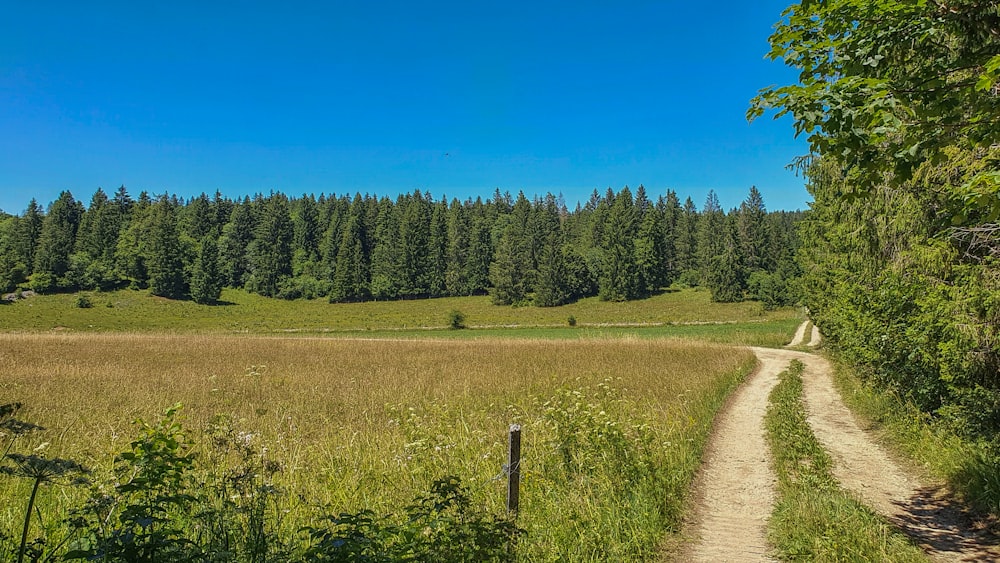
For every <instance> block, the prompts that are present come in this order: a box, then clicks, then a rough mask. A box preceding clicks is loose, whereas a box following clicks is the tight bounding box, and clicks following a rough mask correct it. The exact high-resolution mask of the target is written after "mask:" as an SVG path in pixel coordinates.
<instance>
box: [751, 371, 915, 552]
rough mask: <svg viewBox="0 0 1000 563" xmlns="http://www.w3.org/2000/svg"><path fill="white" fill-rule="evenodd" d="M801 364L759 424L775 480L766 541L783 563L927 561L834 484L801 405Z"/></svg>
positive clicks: (782, 383) (782, 384)
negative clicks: (764, 428) (774, 491)
mask: <svg viewBox="0 0 1000 563" xmlns="http://www.w3.org/2000/svg"><path fill="white" fill-rule="evenodd" d="M802 369H803V366H802V363H800V362H798V361H793V362H792V364H791V366H790V367H789V369H788V370H787V371H785V372H783V373H782V374H781V375H780V378H781V379H780V382H779V383H778V385H777V386H776V387H775V388H774V390H773V391H772V392H771V404H770V407H769V408H768V411H767V415H766V417H765V419H764V424H765V427H766V428H767V437H768V441H769V442H770V444H771V455H772V457H773V460H774V468H775V471H776V473H777V476H778V488H777V491H778V498H777V501H776V503H775V508H774V512H773V514H772V517H771V519H770V521H769V537H770V541H771V542H772V544H773V545H774V548H775V551H776V552H777V554H778V556H779V557H780V558H781V559H782V560H784V561H894V562H903V561H912V562H918V561H926V558H925V556H924V555H923V553H922V551H921V550H920V549H919V548H918V547H916V546H914V545H912V544H911V543H910V542H909V540H908V539H907V537H906V536H905V535H903V534H901V533H900V532H898V531H897V530H895V528H893V526H892V525H891V524H889V523H888V522H887V521H886V520H885V519H884V518H883V517H882V516H880V515H878V514H876V513H875V512H874V511H872V510H871V509H870V508H868V507H866V506H864V505H863V504H861V503H860V502H858V501H857V500H856V499H855V498H854V497H852V496H851V495H850V494H848V493H847V492H845V491H844V490H843V489H842V488H840V486H839V485H838V484H837V481H836V479H835V478H834V477H833V474H832V472H831V463H832V460H831V458H830V455H829V454H828V453H827V452H826V451H825V450H824V449H823V447H822V445H820V443H819V441H818V440H817V439H816V436H815V435H814V434H813V432H812V430H811V429H810V427H809V423H808V421H807V420H806V412H805V408H804V406H803V404H802Z"/></svg>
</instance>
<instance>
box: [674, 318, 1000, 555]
mask: <svg viewBox="0 0 1000 563" xmlns="http://www.w3.org/2000/svg"><path fill="white" fill-rule="evenodd" d="M807 327H808V321H806V322H805V323H803V324H802V325H801V326H800V327H799V330H798V331H796V335H795V338H794V340H793V343H794V344H791V345H801V344H802V343H803V342H804V340H805V333H806V329H807ZM819 342H820V335H819V331H818V330H817V329H816V328H815V327H813V331H812V334H811V335H810V341H809V344H808V345H809V346H810V347H814V346H817V345H818V344H819ZM751 349H752V350H753V352H754V354H756V355H757V358H758V360H759V362H760V365H759V366H758V368H757V369H756V370H755V371H754V372H753V374H751V375H750V376H749V377H748V378H747V381H746V382H744V384H743V385H742V386H741V387H740V388H739V389H738V390H737V391H736V392H735V393H734V394H733V396H732V397H731V398H730V400H729V402H728V403H727V405H726V407H725V408H724V409H723V411H722V412H720V414H719V416H718V417H717V419H716V425H715V428H714V429H713V433H712V438H711V439H710V441H709V444H708V446H707V448H706V454H705V458H704V462H703V464H702V468H701V471H700V473H699V475H698V478H697V480H696V483H695V487H694V497H695V499H696V501H695V502H696V509H695V513H694V516H693V518H692V521H691V522H690V523H689V524H688V526H687V528H688V529H689V530H690V532H689V534H690V535H691V536H692V538H691V542H690V543H689V544H688V545H687V547H686V548H685V550H684V551H682V552H681V553H679V554H678V556H677V560H678V561H697V562H708V561H712V562H715V561H729V562H758V561H773V560H774V559H772V558H770V548H769V546H768V543H767V520H768V518H769V517H770V515H771V511H772V509H773V505H774V494H775V493H774V488H775V482H776V478H775V477H774V472H773V470H772V467H771V462H770V450H769V447H768V445H767V442H766V440H765V437H764V425H763V418H764V414H765V412H766V411H767V406H768V399H769V395H770V392H771V389H773V388H774V386H775V385H776V384H777V382H778V374H780V373H781V372H782V371H784V370H785V369H787V368H788V364H789V363H790V362H791V361H792V360H799V361H801V362H802V363H803V364H804V366H805V371H804V372H803V376H802V378H803V401H804V403H805V406H806V411H807V412H808V421H809V424H810V426H811V427H812V428H813V432H814V433H815V434H816V437H817V439H818V440H819V441H820V443H821V444H822V445H823V447H824V448H826V450H827V451H828V452H830V455H831V457H832V458H833V460H834V476H835V477H836V478H837V480H838V481H839V482H840V483H841V486H843V487H844V488H845V489H846V490H848V491H850V492H851V493H853V494H854V495H856V496H857V497H858V498H859V499H861V500H862V501H863V502H865V503H866V504H868V505H869V506H871V507H872V508H873V509H874V510H876V511H877V512H879V513H881V514H882V515H884V516H886V517H887V518H888V519H889V520H890V521H891V522H892V523H893V524H894V525H896V526H897V528H899V529H900V530H901V531H903V532H904V533H905V534H907V535H908V536H909V537H910V538H911V539H912V540H913V541H914V542H915V543H916V544H917V545H920V546H921V547H922V548H923V549H924V551H925V552H926V553H927V554H928V556H929V557H930V558H931V559H932V560H935V561H1000V546H998V545H997V538H996V537H995V536H993V535H991V534H989V533H987V532H986V531H984V530H983V529H981V527H979V526H977V525H976V524H975V523H974V522H973V521H972V520H971V519H970V518H969V517H968V516H967V515H966V514H965V513H964V512H963V511H962V510H961V508H960V507H959V506H958V505H957V503H955V502H954V501H952V500H951V499H950V498H949V497H948V495H946V494H945V493H944V492H943V488H942V487H941V486H939V485H928V484H924V483H921V482H920V481H919V480H917V479H916V478H915V477H913V476H911V475H909V474H908V473H907V472H906V471H904V470H903V469H902V468H901V467H900V466H899V464H897V463H896V462H895V461H893V459H892V458H891V456H889V455H888V453H887V452H886V451H885V450H884V449H883V448H882V447H881V446H880V445H879V444H878V443H877V442H876V441H875V440H874V439H873V438H871V437H870V436H869V435H868V434H867V433H866V432H865V431H864V430H862V429H861V427H860V426H859V425H858V424H857V422H856V421H855V419H854V416H853V415H852V414H851V412H850V411H849V410H848V409H847V407H846V406H845V405H844V403H843V401H842V400H841V398H840V395H839V393H838V392H837V390H836V389H835V387H834V385H833V379H832V368H831V366H830V364H829V362H828V361H827V360H826V359H825V358H822V357H820V356H817V355H815V354H810V353H807V352H798V351H793V350H778V349H769V348H751Z"/></svg>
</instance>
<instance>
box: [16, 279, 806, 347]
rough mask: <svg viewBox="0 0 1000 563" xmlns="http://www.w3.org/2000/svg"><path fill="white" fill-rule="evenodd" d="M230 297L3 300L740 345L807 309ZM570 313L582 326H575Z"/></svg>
mask: <svg viewBox="0 0 1000 563" xmlns="http://www.w3.org/2000/svg"><path fill="white" fill-rule="evenodd" d="M222 300H223V302H224V303H225V304H224V305H216V306H204V305H198V304H196V303H193V302H190V301H170V300H166V299H160V298H155V297H150V296H149V295H148V294H147V293H146V292H140V291H130V290H124V291H118V292H112V293H96V294H92V295H91V301H92V303H93V307H91V308H88V309H81V308H78V307H77V306H76V301H77V296H76V295H74V294H62V295H45V296H36V297H32V298H30V299H25V300H22V301H19V302H16V303H13V304H9V305H4V306H0V331H8V332H10V331H27V332H43V331H45V332H47V331H52V330H59V331H65V330H68V331H85V332H107V331H115V332H122V331H123V332H173V333H192V332H194V333H230V334H231V333H251V334H276V333H278V334H307V335H316V334H326V335H337V336H361V335H363V336H366V337H392V338H426V337H427V336H433V337H434V338H476V337H498V336H503V337H514V338H580V337H585V338H593V337H597V338H600V337H611V338H616V337H621V336H627V335H637V336H644V337H645V336H648V337H661V336H670V337H682V338H698V339H705V340H711V341H715V342H728V343H736V344H755V345H774V346H777V345H780V344H783V343H784V342H787V340H788V338H789V334H790V333H791V331H792V330H794V327H795V324H796V323H797V322H798V319H799V318H800V316H801V315H800V313H799V312H798V311H796V310H794V309H784V310H781V311H775V312H764V311H763V310H762V309H761V307H760V305H759V304H758V303H731V304H730V303H727V304H722V303H712V302H711V301H710V299H709V294H708V292H706V291H697V290H690V289H686V290H682V291H677V292H668V293H664V294H662V295H658V296H655V297H652V298H649V299H645V300H641V301H633V302H628V303H609V302H603V301H600V300H598V299H596V298H592V299H584V300H581V301H579V302H577V303H573V304H570V305H565V306H563V307H557V308H537V307H521V308H513V307H498V306H494V305H492V304H491V303H490V300H489V298H488V297H485V296H479V297H455V298H444V299H424V300H414V301H391V302H369V303H349V304H329V303H326V302H325V301H304V300H300V301H280V300H275V299H268V298H264V297H260V296H257V295H253V294H250V293H247V292H244V291H238V290H226V291H225V292H224V293H223V296H222ZM453 310H458V311H461V312H462V313H463V314H464V315H465V317H466V324H467V325H468V326H469V327H470V329H471V330H465V331H448V330H445V328H446V327H447V324H448V320H449V317H448V315H449V313H450V312H451V311H453ZM570 317H573V318H574V319H575V320H576V326H575V327H570V326H569V325H568V319H569V318H570Z"/></svg>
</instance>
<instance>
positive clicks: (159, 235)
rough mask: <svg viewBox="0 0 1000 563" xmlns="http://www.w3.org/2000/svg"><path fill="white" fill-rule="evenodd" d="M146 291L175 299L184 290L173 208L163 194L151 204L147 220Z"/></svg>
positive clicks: (182, 269) (182, 264)
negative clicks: (147, 271)
mask: <svg viewBox="0 0 1000 563" xmlns="http://www.w3.org/2000/svg"><path fill="white" fill-rule="evenodd" d="M148 248H149V258H148V261H147V265H148V268H149V291H150V293H152V294H153V295H157V296H160V297H169V298H172V299H178V298H181V297H183V296H184V295H185V294H186V293H187V284H186V283H185V280H184V263H183V261H182V259H181V256H182V248H181V239H180V232H179V229H178V225H177V211H176V209H175V206H174V203H173V202H172V201H171V200H170V199H169V198H167V196H166V195H163V196H160V197H159V198H157V200H156V203H154V204H153V206H152V208H151V213H150V221H149V240H148Z"/></svg>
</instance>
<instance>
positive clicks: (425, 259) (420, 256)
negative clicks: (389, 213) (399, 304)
mask: <svg viewBox="0 0 1000 563" xmlns="http://www.w3.org/2000/svg"><path fill="white" fill-rule="evenodd" d="M400 205H401V206H402V216H401V218H400V227H399V233H400V239H401V240H400V243H401V245H402V278H403V287H402V294H403V295H412V296H418V295H427V294H428V293H429V292H430V287H429V280H428V277H429V274H430V272H431V264H430V238H431V232H430V231H431V225H430V221H431V217H430V205H429V204H428V202H427V201H426V200H425V199H424V196H423V194H421V193H420V190H416V191H414V192H413V195H412V196H410V197H409V198H408V199H405V200H402V203H401V204H400Z"/></svg>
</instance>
